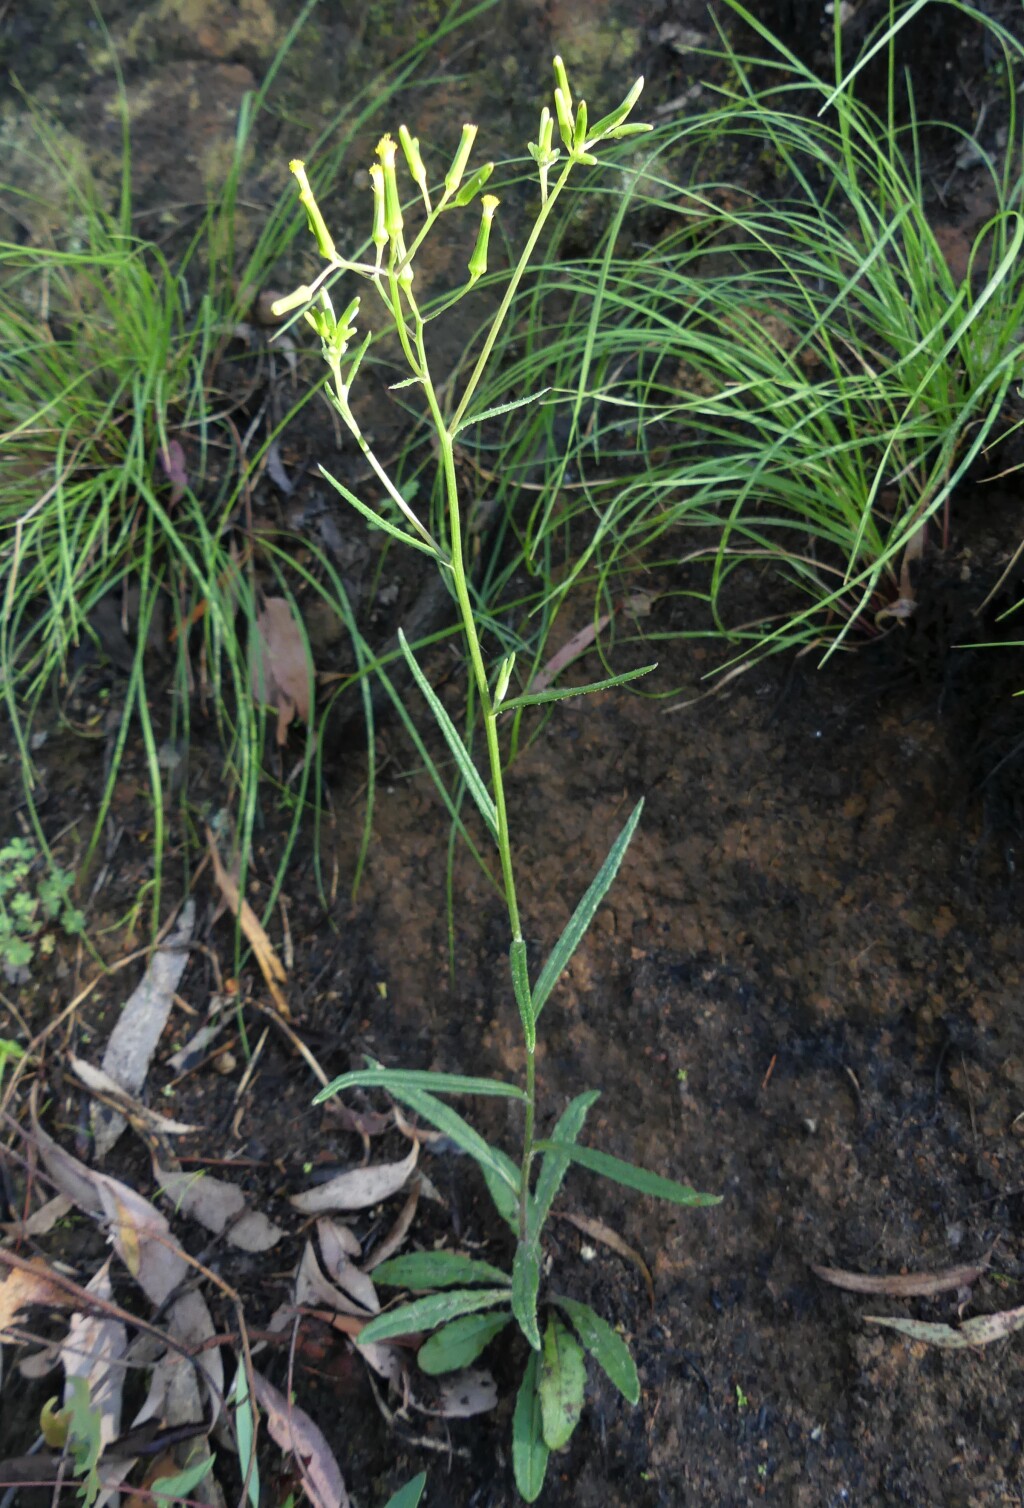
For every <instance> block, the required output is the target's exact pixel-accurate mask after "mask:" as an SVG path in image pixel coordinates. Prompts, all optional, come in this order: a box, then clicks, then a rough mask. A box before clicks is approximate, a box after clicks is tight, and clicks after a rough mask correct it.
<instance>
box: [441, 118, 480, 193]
mask: <svg viewBox="0 0 1024 1508" xmlns="http://www.w3.org/2000/svg"><path fill="white" fill-rule="evenodd" d="M475 140H476V126H470V125H465V126H463V128H462V140H461V141H460V142H459V145H458V148H457V150H456V153H455V156H454V157H453V158H452V165H451V167H450V168H449V169H448V172H447V174H446V175H445V180H444V186H445V191H446V193H449V194H454V193H455V191H456V189H457V188H458V186H459V184H460V183H461V182H462V175H463V173H464V172H465V171H466V164H467V163H468V162H469V154H470V152H472V150H473V143H474V141H475Z"/></svg>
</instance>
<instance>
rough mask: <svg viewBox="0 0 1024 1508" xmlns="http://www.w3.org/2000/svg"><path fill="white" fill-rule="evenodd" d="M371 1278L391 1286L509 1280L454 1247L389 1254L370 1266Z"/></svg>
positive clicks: (442, 1285)
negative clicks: (396, 1254)
mask: <svg viewBox="0 0 1024 1508" xmlns="http://www.w3.org/2000/svg"><path fill="white" fill-rule="evenodd" d="M373 1281H374V1282H375V1283H384V1284H386V1285H387V1286H388V1287H395V1288H421V1289H426V1288H454V1287H455V1286H456V1285H459V1284H470V1283H491V1284H494V1283H509V1282H511V1279H510V1278H509V1275H508V1273H507V1272H502V1270H501V1268H500V1267H493V1266H492V1265H491V1263H490V1262H479V1261H475V1260H474V1259H473V1258H472V1257H464V1256H463V1255H462V1253H461V1252H457V1251H411V1252H407V1253H406V1254H405V1256H403V1257H391V1258H390V1259H389V1260H388V1261H387V1262H382V1263H381V1264H380V1266H379V1267H375V1268H374V1269H373Z"/></svg>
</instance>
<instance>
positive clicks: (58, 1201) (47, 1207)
mask: <svg viewBox="0 0 1024 1508" xmlns="http://www.w3.org/2000/svg"><path fill="white" fill-rule="evenodd" d="M71 1207H72V1205H71V1200H70V1199H68V1198H66V1197H65V1195H63V1194H55V1195H54V1196H53V1198H52V1199H47V1201H46V1203H45V1204H41V1205H40V1206H39V1208H38V1209H37V1210H33V1212H32V1214H31V1215H29V1216H28V1218H27V1219H26V1220H9V1221H7V1222H6V1223H5V1224H3V1225H0V1230H3V1231H5V1232H6V1233H7V1235H9V1236H14V1237H16V1238H17V1239H18V1240H25V1239H26V1237H29V1236H45V1235H48V1234H49V1232H50V1231H52V1230H53V1227H54V1226H55V1225H56V1224H57V1221H58V1220H63V1218H64V1216H65V1215H66V1214H67V1212H68V1210H70V1209H71Z"/></svg>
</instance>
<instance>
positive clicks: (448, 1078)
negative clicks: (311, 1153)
mask: <svg viewBox="0 0 1024 1508" xmlns="http://www.w3.org/2000/svg"><path fill="white" fill-rule="evenodd" d="M374 1087H375V1088H377V1089H386V1090H388V1092H389V1093H390V1094H394V1095H395V1096H398V1095H399V1094H400V1093H401V1092H402V1091H403V1090H407V1089H426V1090H428V1091H430V1092H431V1093H433V1094H487V1095H496V1096H497V1097H498V1098H499V1099H508V1100H525V1099H526V1095H525V1094H524V1092H523V1091H522V1090H521V1089H520V1088H519V1086H518V1085H517V1084H506V1083H503V1082H502V1080H501V1079H478V1078H473V1077H470V1076H467V1075H466V1074H462V1073H433V1072H432V1071H431V1070H430V1069H428V1068H354V1069H352V1070H351V1072H349V1073H343V1074H341V1075H340V1076H339V1077H338V1078H336V1079H332V1081H331V1083H329V1084H328V1085H327V1086H326V1088H324V1089H321V1090H320V1091H319V1093H318V1094H317V1095H316V1098H315V1099H314V1100H313V1104H314V1105H322V1104H323V1102H324V1100H329V1099H332V1098H333V1096H334V1095H336V1094H341V1093H342V1091H343V1090H345V1089H370V1088H374Z"/></svg>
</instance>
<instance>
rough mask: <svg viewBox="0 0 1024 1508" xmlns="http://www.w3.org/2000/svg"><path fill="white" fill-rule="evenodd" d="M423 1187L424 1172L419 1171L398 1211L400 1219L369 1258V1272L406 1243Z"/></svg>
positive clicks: (367, 1265)
mask: <svg viewBox="0 0 1024 1508" xmlns="http://www.w3.org/2000/svg"><path fill="white" fill-rule="evenodd" d="M422 1187H423V1174H422V1173H420V1172H417V1173H416V1175H415V1176H414V1178H413V1180H412V1183H411V1185H410V1188H409V1193H408V1195H407V1196H406V1200H405V1203H404V1204H403V1205H402V1208H401V1209H400V1210H399V1212H398V1219H397V1220H396V1221H395V1223H394V1225H393V1226H392V1227H391V1229H390V1230H389V1231H388V1233H387V1235H386V1236H385V1237H384V1239H383V1241H382V1242H381V1243H380V1245H379V1246H378V1247H376V1248H375V1250H374V1251H373V1253H372V1255H371V1256H369V1257H368V1258H367V1260H366V1270H367V1272H372V1271H373V1269H374V1268H375V1267H379V1266H380V1264H381V1263H382V1262H386V1261H387V1259H388V1257H391V1256H394V1254H395V1252H396V1251H398V1249H399V1248H400V1247H401V1246H402V1245H403V1244H404V1242H405V1238H406V1236H407V1235H408V1234H409V1228H410V1227H411V1225H412V1222H413V1218H414V1216H415V1214H416V1209H417V1206H418V1205H419V1202H420V1190H421V1189H422Z"/></svg>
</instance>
